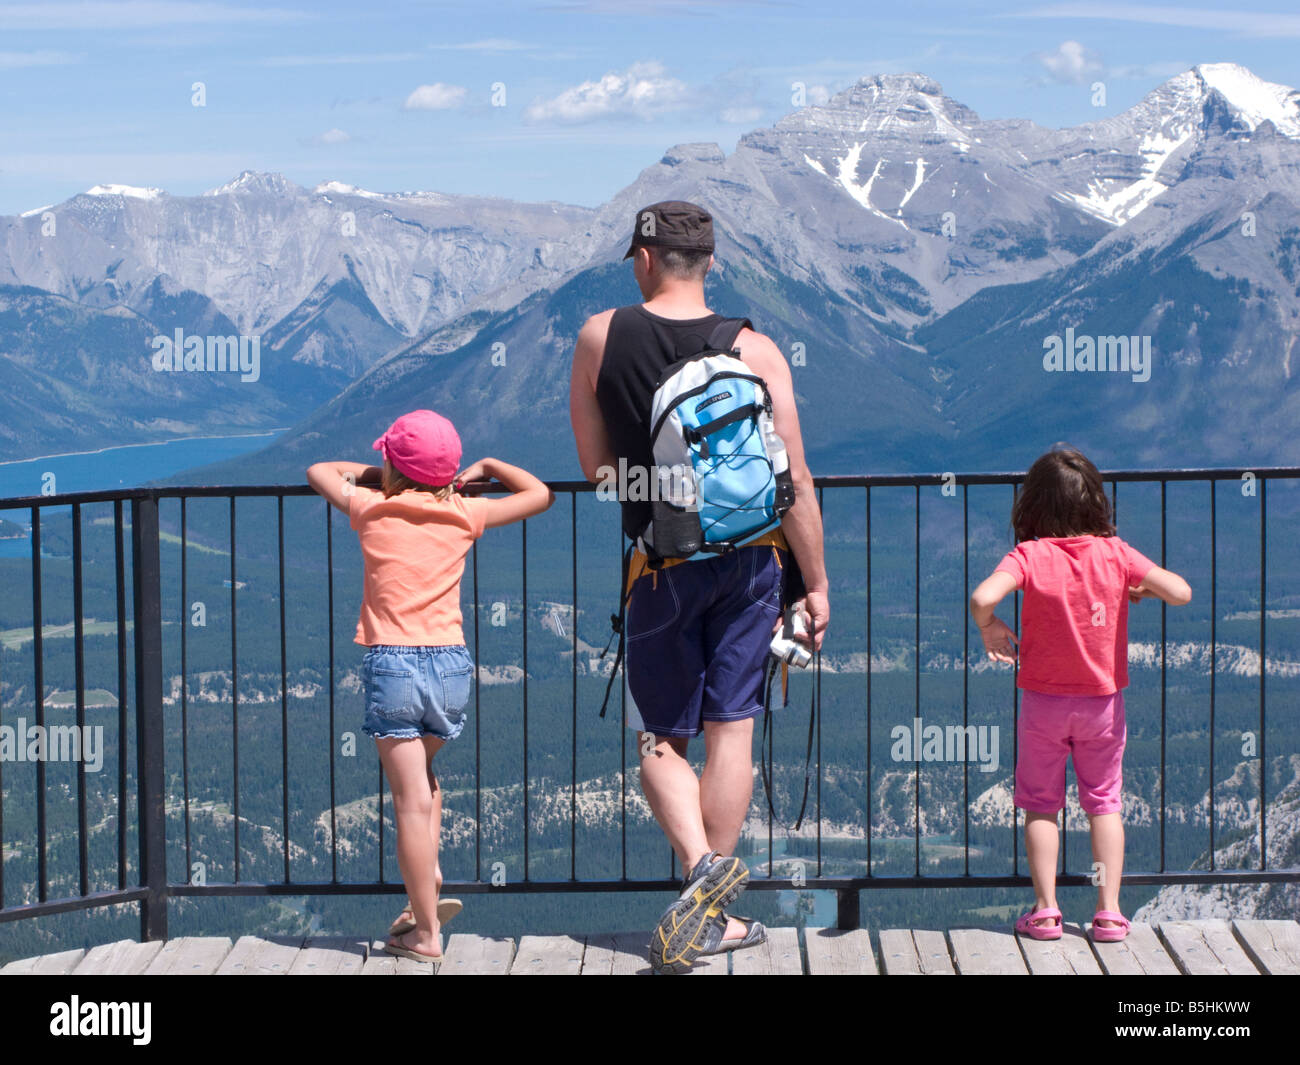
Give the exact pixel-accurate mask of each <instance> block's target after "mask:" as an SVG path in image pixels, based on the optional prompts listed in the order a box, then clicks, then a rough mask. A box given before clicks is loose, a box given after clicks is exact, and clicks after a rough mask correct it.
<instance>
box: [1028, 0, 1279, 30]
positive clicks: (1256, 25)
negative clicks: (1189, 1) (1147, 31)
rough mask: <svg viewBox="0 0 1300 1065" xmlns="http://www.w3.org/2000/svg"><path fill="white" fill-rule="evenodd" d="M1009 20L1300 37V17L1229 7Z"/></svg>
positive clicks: (1071, 10) (1079, 11) (1080, 12)
mask: <svg viewBox="0 0 1300 1065" xmlns="http://www.w3.org/2000/svg"><path fill="white" fill-rule="evenodd" d="M1005 17H1008V18H1071V19H1077V18H1087V19H1104V20H1107V21H1113V22H1145V23H1148V24H1150V25H1155V26H1181V27H1183V28H1185V29H1194V30H1224V31H1227V32H1229V33H1234V34H1237V35H1239V36H1242V37H1300V15H1294V14H1281V13H1278V12H1272V11H1234V10H1231V9H1228V8H1218V9H1212V8H1201V9H1199V10H1198V9H1193V8H1190V7H1165V6H1163V5H1157V4H1103V3H1095V2H1088V3H1069V4H1049V5H1048V6H1047V7H1039V8H1033V9H1031V10H1029V11H1017V12H1014V13H1012V14H1010V15H1007V16H1005Z"/></svg>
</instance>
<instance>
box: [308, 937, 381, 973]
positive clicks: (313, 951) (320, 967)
mask: <svg viewBox="0 0 1300 1065" xmlns="http://www.w3.org/2000/svg"><path fill="white" fill-rule="evenodd" d="M366 943H367V941H366V940H364V939H359V938H349V937H348V936H314V937H313V938H311V939H308V940H307V942H305V943H304V944H303V945H302V950H300V951H299V952H298V955H297V957H295V958H294V959H293V963H292V964H291V965H290V966H289V975H290V976H346V975H351V974H354V973H360V972H361V967H362V966H363V965H364V964H365V963H366V954H367V953H368V951H367V947H366Z"/></svg>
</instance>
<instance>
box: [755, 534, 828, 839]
mask: <svg viewBox="0 0 1300 1065" xmlns="http://www.w3.org/2000/svg"><path fill="white" fill-rule="evenodd" d="M806 594H807V592H806V591H805V589H804V582H803V574H802V573H801V572H800V570H799V564H798V562H797V560H796V559H795V557H794V552H793V551H791V552H789V562H788V563H787V564H786V566H785V567H784V568H783V569H782V571H781V611H782V613H784V612H785V610H786V608H787V607H788V606H789V605H790V604H791V603H794V602H797V601H798V600H800V599H802V598H803V597H804V596H805V595H806ZM808 638H809V639H810V640H811V641H812V643H813V646H816V643H817V623H816V622H815V621H813V620H812V619H811V618H810V619H809V631H808ZM813 653H814V655H815V660H816V665H817V667H818V668H820V665H821V652H820V651H814V652H813ZM778 670H781V671H782V677H781V704H782V706H789V705H790V702H789V698H788V696H787V688H786V681H787V679H788V675H789V667H788V666H787V665H786V664H785V663H784V662H778V661H777V660H776V659H775V658H771V657H769V658H768V660H767V663H766V666H765V672H764V677H763V734H762V736H761V738H760V739H759V757H760V762H759V772H760V775H761V776H762V778H763V792H764V794H765V795H766V796H767V812H768V815H769V816H770V817H771V818H772V820H773V821H777V820H780V819H779V818H778V817H777V815H776V807H775V806H774V804H773V802H772V793H773V786H772V780H773V775H774V768H773V766H772V765H771V761H770V752H769V750H768V747H769V744H770V741H769V738H768V728H769V718H770V717H771V713H772V682H773V681H774V680H775V679H776V674H777V671H778ZM809 685H810V687H809V689H808V749H807V751H805V752H804V760H803V799H802V800H801V801H800V803H799V814H798V816H797V818H796V820H795V825H794V831H796V832H798V831H799V829H800V828H801V827H802V826H803V815H804V811H805V810H807V808H808V789H809V787H810V784H811V780H812V754H813V741H814V740H815V738H816V735H817V709H818V707H817V681H816V677H815V675H814V676H813V677H810V678H809Z"/></svg>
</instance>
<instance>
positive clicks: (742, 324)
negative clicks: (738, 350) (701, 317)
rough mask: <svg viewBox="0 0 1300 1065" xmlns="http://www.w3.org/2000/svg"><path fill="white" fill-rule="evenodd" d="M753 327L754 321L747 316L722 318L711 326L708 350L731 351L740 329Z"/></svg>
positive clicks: (733, 348)
mask: <svg viewBox="0 0 1300 1065" xmlns="http://www.w3.org/2000/svg"><path fill="white" fill-rule="evenodd" d="M753 328H754V323H753V322H751V321H750V320H749V319H748V318H724V319H722V321H720V322H719V323H718V324H717V325H716V326H714V327H713V332H712V333H710V334H709V341H708V350H710V351H733V350H735V343H736V337H738V336H740V331H741V330H742V329H753Z"/></svg>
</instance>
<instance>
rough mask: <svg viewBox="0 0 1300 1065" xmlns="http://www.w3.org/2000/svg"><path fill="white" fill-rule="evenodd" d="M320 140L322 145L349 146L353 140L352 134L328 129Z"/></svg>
mask: <svg viewBox="0 0 1300 1065" xmlns="http://www.w3.org/2000/svg"><path fill="white" fill-rule="evenodd" d="M318 139H319V140H320V142H321V144H347V142H348V141H350V140H351V139H352V134H350V133H348V132H346V131H345V130H341V129H327V130H326V131H325V132H324V133H322V134H321V135H320V137H319V138H318Z"/></svg>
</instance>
